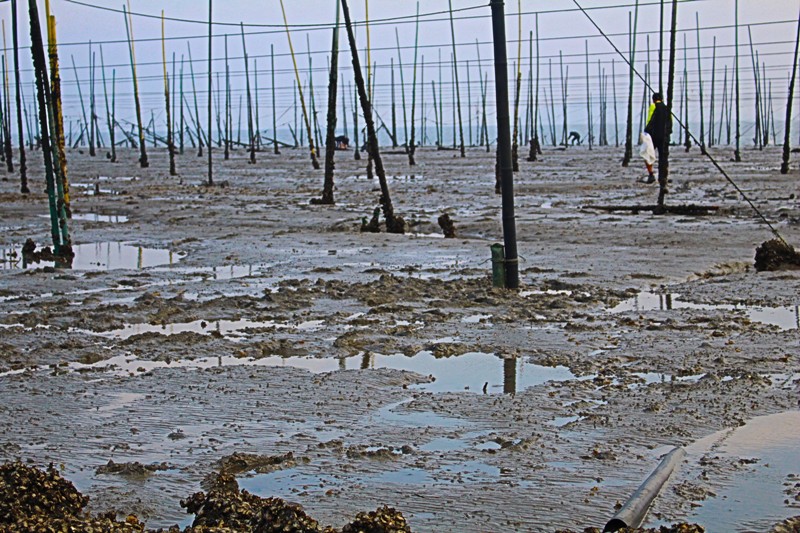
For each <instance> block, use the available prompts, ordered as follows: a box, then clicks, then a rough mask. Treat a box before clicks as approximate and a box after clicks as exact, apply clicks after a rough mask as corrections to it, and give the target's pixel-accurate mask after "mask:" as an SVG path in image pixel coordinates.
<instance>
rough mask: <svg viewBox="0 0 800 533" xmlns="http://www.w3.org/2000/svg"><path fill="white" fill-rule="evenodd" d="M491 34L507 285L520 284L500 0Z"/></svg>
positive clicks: (493, 1) (495, 0)
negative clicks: (492, 38)
mask: <svg viewBox="0 0 800 533" xmlns="http://www.w3.org/2000/svg"><path fill="white" fill-rule="evenodd" d="M490 4H491V7H492V34H493V36H494V78H495V97H496V99H497V163H498V166H499V168H500V183H501V188H502V194H503V241H504V245H505V251H506V254H505V263H506V288H509V289H516V288H518V287H519V259H518V258H517V228H516V221H515V216H514V172H513V170H512V160H511V130H510V119H509V114H508V57H507V55H506V23H505V9H504V4H503V1H502V0H491V2H490Z"/></svg>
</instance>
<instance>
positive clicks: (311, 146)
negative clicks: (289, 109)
mask: <svg viewBox="0 0 800 533" xmlns="http://www.w3.org/2000/svg"><path fill="white" fill-rule="evenodd" d="M280 2H281V12H282V13H283V25H284V27H285V28H286V38H287V39H288V41H289V52H290V53H291V55H292V64H293V65H294V75H295V79H296V80H297V91H298V93H299V95H300V106H301V107H302V110H303V119H304V120H305V123H306V131H307V132H308V145H309V150H310V155H311V165H312V166H313V167H314V170H319V168H320V167H319V161H318V160H317V151H316V149H315V148H314V136H313V133H312V132H311V121H310V120H309V117H308V111H307V110H306V101H305V98H303V89H302V87H301V84H300V71H299V70H298V69H297V59H296V58H295V55H294V46H292V36H291V34H290V33H289V22H288V21H287V20H286V9H285V8H284V6H283V0H280Z"/></svg>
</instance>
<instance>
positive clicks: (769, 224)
mask: <svg viewBox="0 0 800 533" xmlns="http://www.w3.org/2000/svg"><path fill="white" fill-rule="evenodd" d="M572 1H573V3H574V4H575V5H576V6H577V7H578V9H580V10H581V12H582V13H583V14H584V15H585V16H586V18H587V19H589V22H591V23H592V25H593V26H594V27H595V28H597V31H599V32H600V34H601V35H603V37H605V39H606V40H607V41H608V44H610V45H611V46H612V47H613V48H614V50H615V51H616V52H617V54H619V56H620V57H622V60H623V61H624V62H625V63H626V64H627V65H628V66H629V67H630V69H631V70H632V71H633V72H634V73H635V74H636V76H637V77H638V78H639V79H640V80H642V82H643V83H644V84H645V86H646V87H647V88H648V89H649V90H650V91H651V92H653V88H652V86H651V85H650V84H649V83H648V82H647V80H646V79H645V78H644V76H642V75H641V73H639V71H638V70H636V67H635V66H634V65H632V64H631V63H630V61H628V58H627V57H625V55H624V54H623V53H622V52H621V51H620V50H619V49H618V48H617V47H616V45H615V44H614V43H613V42H612V41H611V39H609V38H608V37H607V36H606V34H605V32H603V29H602V28H601V27H600V26H599V25H598V24H597V23H596V22H595V21H594V19H592V17H591V16H590V15H589V14H588V13H587V12H586V11H585V10H584V9H583V8H582V7H581V5H580V4H579V3H578V0H572ZM669 111H670V114H671V115H672V118H673V119H674V120H675V121H676V122H677V123H678V125H679V126H680V127H682V128H683V129H684V130H685V131H686V135H688V136H689V137H690V138H691V139H692V141H693V142H695V143H696V144H700V142H699V141H698V139H697V137H695V136H694V134H693V133H692V132H691V131H690V130H689V126H688V125H685V124H684V123H683V122H681V119H680V117H678V116H676V115H675V113H673V112H672V109H670V110H669ZM703 155H705V156H706V157H707V158H708V159H709V161H711V163H712V164H713V165H714V166H715V167H716V169H717V170H719V171H720V172H721V173H722V175H723V176H724V177H725V179H726V180H727V181H728V183H730V184H731V185H732V186H733V188H734V189H736V192H738V193H739V194H740V195H741V197H742V198H743V199H744V200H745V201H746V202H747V203H748V204H749V205H750V207H751V208H752V209H753V211H755V213H756V214H757V215H758V217H759V218H760V219H761V221H762V222H764V224H766V225H767V227H768V228H769V229H770V231H771V232H772V234H773V235H774V236H775V237H776V238H777V239H778V240H780V241H781V242H782V243H783V244H785V245H786V246H788V243H787V242H786V241H785V240H784V238H783V237H782V236H781V234H780V232H778V230H777V229H776V228H775V227H774V226H773V225H772V223H771V222H770V221H769V220H767V217H766V216H764V214H763V213H762V212H761V210H760V209H759V208H758V206H756V204H755V203H754V202H753V201H752V200H751V199H750V197H749V196H747V194H746V193H745V192H744V191H743V190H742V188H741V187H739V185H737V184H736V182H735V181H733V178H731V177H730V176H729V175H728V173H727V172H725V169H723V168H722V166H720V164H719V163H718V162H717V160H716V159H715V158H714V156H712V155H711V154H710V153H709V152H708V150H704V151H703Z"/></svg>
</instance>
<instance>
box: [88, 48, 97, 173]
mask: <svg viewBox="0 0 800 533" xmlns="http://www.w3.org/2000/svg"><path fill="white" fill-rule="evenodd" d="M95 116H96V113H95V102H94V52H92V41H89V155H90V156H92V157H96V156H97V151H96V150H95V129H94V117H95Z"/></svg>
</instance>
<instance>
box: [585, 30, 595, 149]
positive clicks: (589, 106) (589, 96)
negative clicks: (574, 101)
mask: <svg viewBox="0 0 800 533" xmlns="http://www.w3.org/2000/svg"><path fill="white" fill-rule="evenodd" d="M583 44H584V49H585V52H586V124H587V125H588V128H589V132H588V133H587V135H586V136H587V137H588V138H589V150H591V149H592V142H593V141H594V132H593V131H592V126H593V125H592V91H591V88H590V87H589V40H588V39H586V40H585V41H584V42H583Z"/></svg>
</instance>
